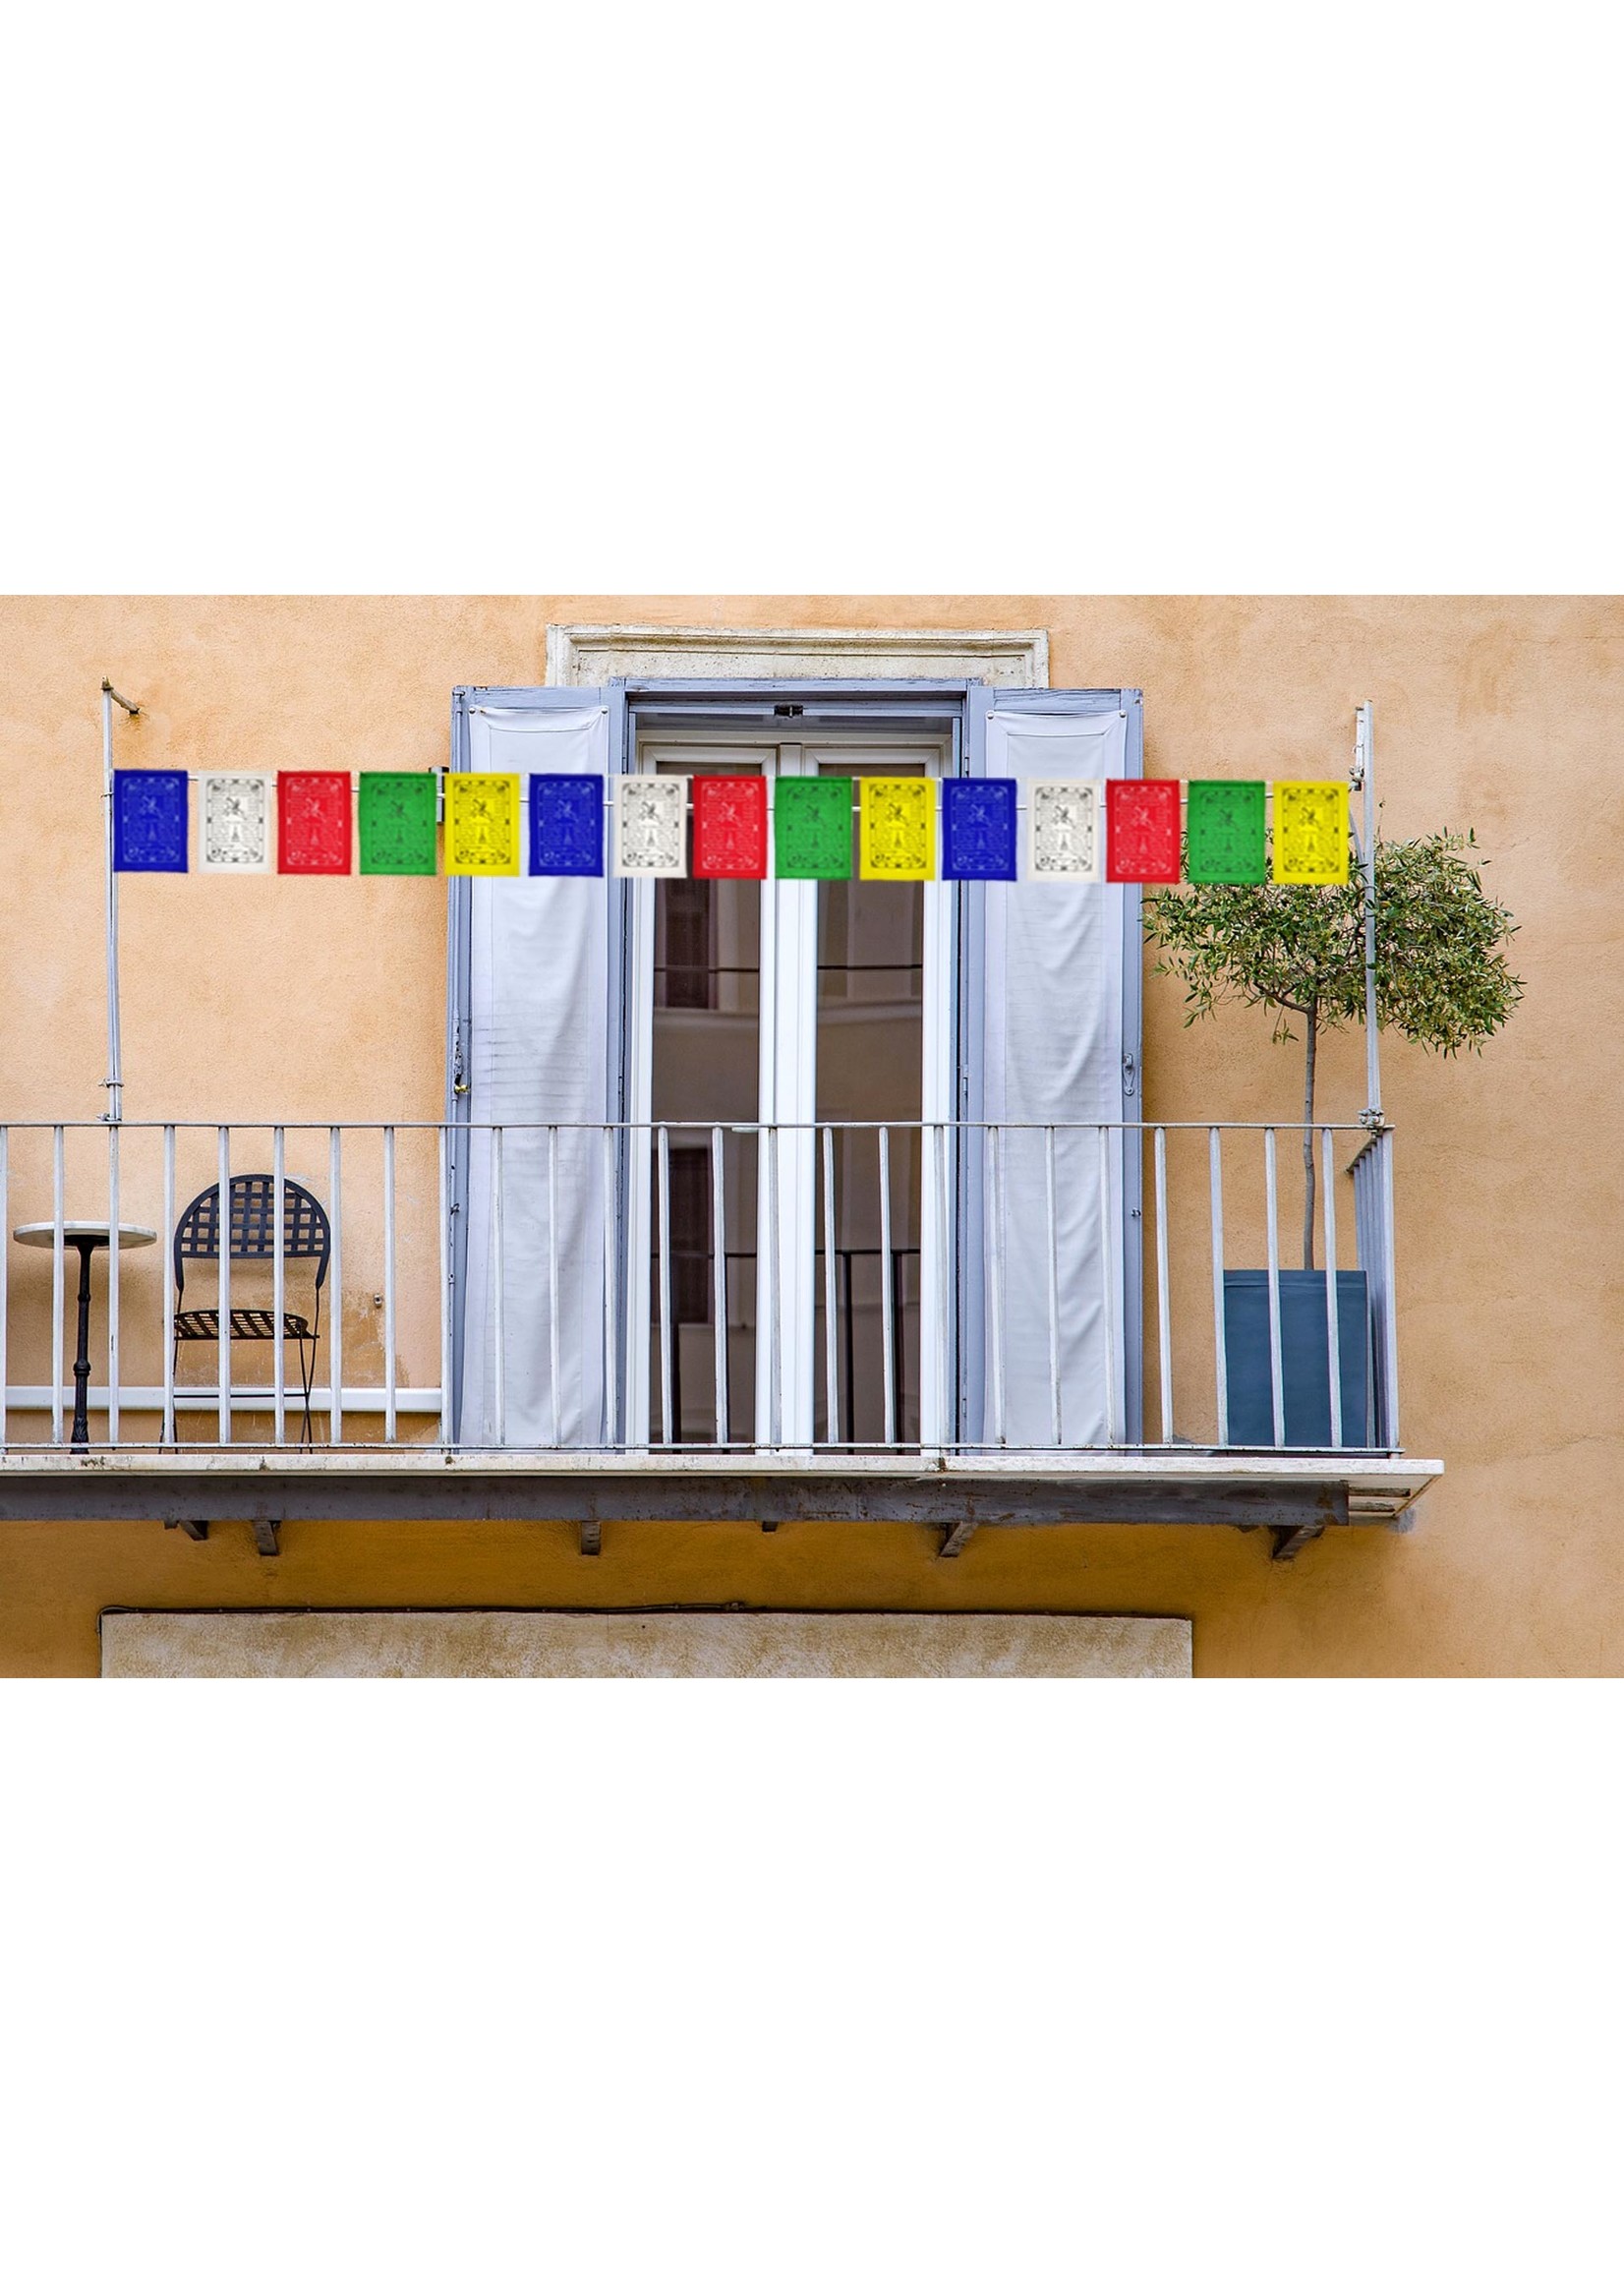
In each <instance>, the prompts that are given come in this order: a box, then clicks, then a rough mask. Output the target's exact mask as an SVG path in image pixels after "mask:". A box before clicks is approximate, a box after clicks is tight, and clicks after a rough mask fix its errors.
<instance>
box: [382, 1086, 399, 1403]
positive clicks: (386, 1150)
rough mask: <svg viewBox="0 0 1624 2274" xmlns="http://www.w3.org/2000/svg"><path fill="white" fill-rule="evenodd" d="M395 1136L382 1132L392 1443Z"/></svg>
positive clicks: (386, 1372)
mask: <svg viewBox="0 0 1624 2274" xmlns="http://www.w3.org/2000/svg"><path fill="white" fill-rule="evenodd" d="M398 1372H399V1366H398V1364H397V1359H396V1352H395V1133H394V1130H393V1129H392V1128H389V1129H386V1130H385V1131H384V1132H383V1442H384V1443H385V1444H386V1445H392V1444H393V1443H394V1441H395V1375H396V1374H397V1373H398Z"/></svg>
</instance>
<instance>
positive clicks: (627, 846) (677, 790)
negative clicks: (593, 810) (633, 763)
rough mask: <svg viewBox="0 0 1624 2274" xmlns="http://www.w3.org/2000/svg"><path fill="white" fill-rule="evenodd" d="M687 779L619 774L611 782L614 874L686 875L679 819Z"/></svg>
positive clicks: (683, 808)
mask: <svg viewBox="0 0 1624 2274" xmlns="http://www.w3.org/2000/svg"><path fill="white" fill-rule="evenodd" d="M687 792H688V785H687V781H686V779H685V778H684V777H683V776H682V775H679V774H666V775H660V774H622V775H621V776H620V777H619V779H618V781H617V782H616V784H615V798H614V867H615V873H616V875H618V876H686V875H687V873H688V872H687V866H686V863H685V862H684V859H683V853H684V850H685V847H684V845H683V822H684V817H685V815H686V812H687Z"/></svg>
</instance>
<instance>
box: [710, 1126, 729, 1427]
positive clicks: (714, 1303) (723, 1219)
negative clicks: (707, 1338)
mask: <svg viewBox="0 0 1624 2274" xmlns="http://www.w3.org/2000/svg"><path fill="white" fill-rule="evenodd" d="M711 1250H712V1254H711V1309H712V1310H713V1311H714V1312H715V1313H716V1319H715V1342H716V1352H715V1356H716V1441H717V1443H718V1444H719V1445H725V1443H726V1442H727V1191H726V1185H725V1165H724V1161H723V1137H722V1124H721V1123H720V1122H718V1123H716V1124H714V1126H713V1127H712V1130H711Z"/></svg>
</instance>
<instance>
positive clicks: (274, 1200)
mask: <svg viewBox="0 0 1624 2274" xmlns="http://www.w3.org/2000/svg"><path fill="white" fill-rule="evenodd" d="M287 1195H288V1183H287V1135H286V1132H285V1130H281V1129H275V1130H272V1131H271V1133H270V1213H271V1229H270V1254H271V1265H270V1290H271V1292H270V1304H271V1326H272V1332H271V1343H270V1356H271V1377H270V1378H271V1381H272V1384H273V1385H274V1394H275V1408H274V1411H275V1414H276V1427H275V1429H274V1431H273V1434H274V1436H275V1440H276V1442H277V1444H279V1445H285V1444H286V1443H287V1433H288V1361H287V1352H286V1350H285V1349H284V1348H283V1344H282V1326H283V1322H284V1318H285V1315H286V1312H287V1295H288V1264H287V1244H286V1240H285V1237H284V1225H283V1218H284V1216H285V1215H286V1213H287V1204H288V1196H287Z"/></svg>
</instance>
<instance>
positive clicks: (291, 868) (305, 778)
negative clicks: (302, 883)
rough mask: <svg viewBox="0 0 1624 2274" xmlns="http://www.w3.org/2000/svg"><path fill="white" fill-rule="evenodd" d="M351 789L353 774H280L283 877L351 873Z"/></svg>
mask: <svg viewBox="0 0 1624 2274" xmlns="http://www.w3.org/2000/svg"><path fill="white" fill-rule="evenodd" d="M350 794H351V791H350V778H349V776H348V775H347V774H305V773H299V772H287V773H282V774H279V775H278V776H277V777H276V799H277V821H278V845H277V862H276V865H277V867H278V869H279V870H280V871H281V873H282V875H283V876H348V875H349V873H350V840H351V827H350V824H351V815H350Z"/></svg>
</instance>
